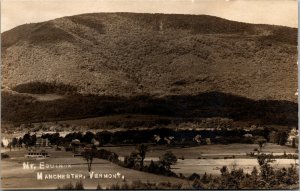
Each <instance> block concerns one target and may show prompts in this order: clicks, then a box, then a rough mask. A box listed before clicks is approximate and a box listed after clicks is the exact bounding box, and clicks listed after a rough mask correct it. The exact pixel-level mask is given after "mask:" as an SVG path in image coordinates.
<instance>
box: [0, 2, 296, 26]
mask: <svg viewBox="0 0 300 191" xmlns="http://www.w3.org/2000/svg"><path fill="white" fill-rule="evenodd" d="M96 12H137V13H176V14H196V15H201V14H205V15H214V16H218V17H222V18H225V19H229V20H235V21H241V22H247V23H257V24H274V25H283V26H289V27H298V1H297V0H1V32H4V31H7V30H9V29H12V28H14V27H16V26H18V25H22V24H26V23H36V22H42V21H47V20H51V19H55V18H59V17H63V16H70V15H77V14H82V13H96Z"/></svg>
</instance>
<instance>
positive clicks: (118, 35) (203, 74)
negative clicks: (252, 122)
mask: <svg viewBox="0 0 300 191" xmlns="http://www.w3.org/2000/svg"><path fill="white" fill-rule="evenodd" d="M1 38H2V87H5V88H9V89H13V90H18V89H22V90H23V91H24V92H26V91H30V89H32V85H33V84H39V83H40V84H43V83H44V84H61V85H62V86H68V87H71V89H73V90H75V91H76V92H77V93H79V94H93V95H101V96H137V95H150V96H155V97H163V96H171V95H182V94H185V95H197V94H200V93H205V92H213V91H218V92H223V93H229V94H233V95H237V96H243V97H246V98H250V99H254V100H260V99H264V100H287V101H292V102H297V97H296V96H295V92H296V91H297V64H296V61H297V29H295V28H289V27H283V26H271V25H257V24H247V23H241V22H234V21H229V20H225V19H222V18H218V17H213V16H207V15H176V14H139V13H93V14H83V15H76V16H70V17H63V18H58V19H55V20H50V21H46V22H42V23H32V24H25V25H21V26H18V27H16V28H14V29H12V30H9V31H6V32H4V33H2V34H1ZM36 89H40V87H37V88H36ZM67 89H68V88H67ZM27 93H30V92H27Z"/></svg>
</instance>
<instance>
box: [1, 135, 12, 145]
mask: <svg viewBox="0 0 300 191" xmlns="http://www.w3.org/2000/svg"><path fill="white" fill-rule="evenodd" d="M9 143H11V139H7V138H5V137H3V138H2V144H3V146H4V147H7V146H8V145H9Z"/></svg>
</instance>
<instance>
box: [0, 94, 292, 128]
mask: <svg viewBox="0 0 300 191" xmlns="http://www.w3.org/2000/svg"><path fill="white" fill-rule="evenodd" d="M115 114H145V115H160V116H170V117H175V118H176V117H178V118H199V117H226V118H231V119H234V120H239V121H253V122H255V123H260V124H277V125H293V126H297V124H298V104H297V103H293V102H289V101H276V100H259V101H255V100H251V99H248V98H244V97H240V96H235V95H230V94H225V93H221V92H208V93H202V94H199V95H195V96H193V95H180V96H166V97H163V98H154V97H151V96H148V95H145V96H137V97H130V98H126V97H109V96H95V95H87V96H82V95H78V94H75V95H68V96H65V99H59V100H54V101H44V102H39V101H37V100H36V99H34V98H32V97H28V96H27V97H26V96H23V95H17V94H15V95H12V94H10V93H8V92H3V93H2V116H1V117H2V120H4V121H13V122H41V121H57V120H66V119H79V118H87V117H96V116H106V115H115Z"/></svg>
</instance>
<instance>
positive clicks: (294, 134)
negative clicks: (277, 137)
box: [286, 128, 299, 147]
mask: <svg viewBox="0 0 300 191" xmlns="http://www.w3.org/2000/svg"><path fill="white" fill-rule="evenodd" d="M298 142H299V134H298V130H297V129H296V128H293V129H291V131H290V133H289V135H288V139H287V142H286V145H291V146H293V147H298Z"/></svg>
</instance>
